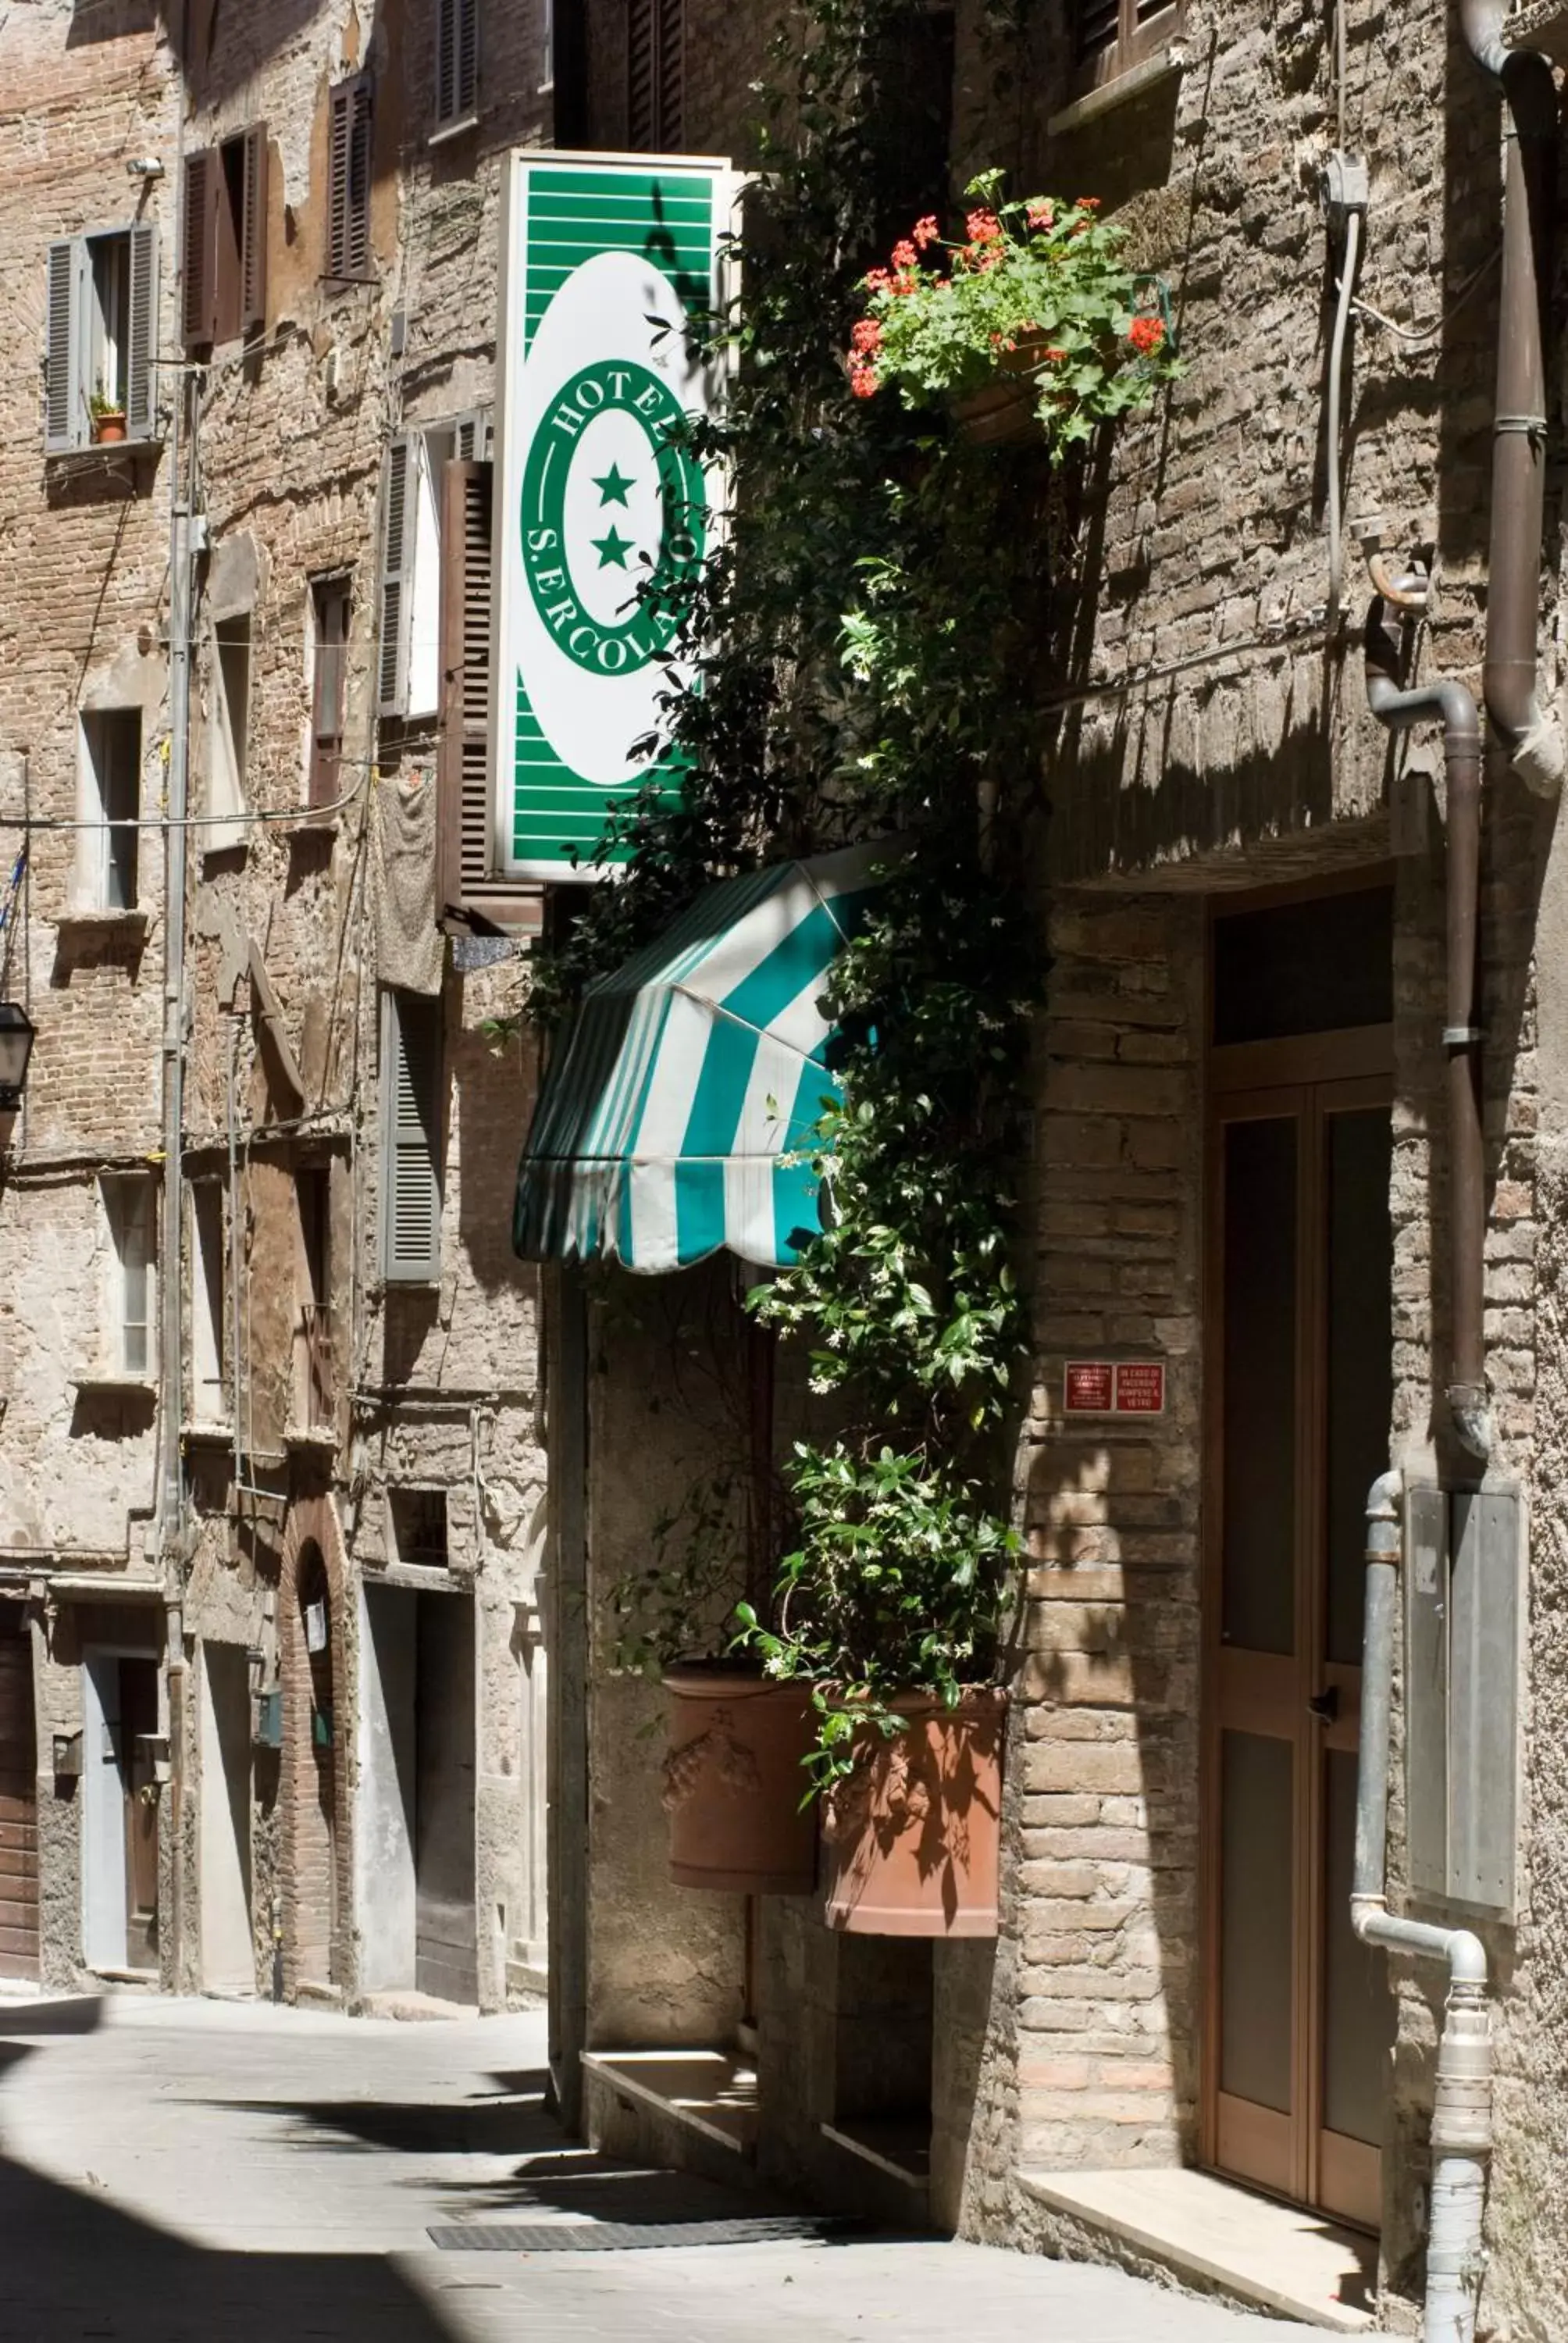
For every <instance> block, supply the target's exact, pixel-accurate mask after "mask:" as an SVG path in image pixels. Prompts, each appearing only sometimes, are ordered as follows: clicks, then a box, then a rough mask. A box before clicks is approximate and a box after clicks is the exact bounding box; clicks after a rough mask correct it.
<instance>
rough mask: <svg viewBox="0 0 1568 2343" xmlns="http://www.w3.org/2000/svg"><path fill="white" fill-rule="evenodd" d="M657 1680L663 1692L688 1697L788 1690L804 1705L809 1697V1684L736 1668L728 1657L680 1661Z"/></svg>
mask: <svg viewBox="0 0 1568 2343" xmlns="http://www.w3.org/2000/svg"><path fill="white" fill-rule="evenodd" d="M661 1681H662V1683H663V1684H664V1688H665V1690H666V1692H673V1693H678V1694H681V1695H683V1696H684V1697H685V1698H687V1699H690V1700H747V1699H750V1698H752V1697H754V1696H755V1695H756V1694H759V1693H768V1694H774V1695H781V1694H790V1693H792V1694H795V1695H796V1697H797V1698H798V1699H799V1701H800V1702H801V1703H802V1704H809V1701H810V1698H811V1694H810V1688H809V1685H807V1684H804V1683H803V1682H801V1681H799V1680H797V1681H796V1682H794V1683H788V1684H787V1683H784V1682H783V1681H782V1680H781V1679H780V1678H779V1677H778V1676H768V1675H764V1674H762V1671H761V1670H760V1669H759V1668H742V1667H737V1666H736V1664H735V1663H734V1662H733V1661H731V1660H709V1661H703V1660H682V1661H680V1662H679V1663H678V1665H676V1666H675V1667H669V1668H666V1670H665V1671H664V1674H663V1677H662V1679H661Z"/></svg>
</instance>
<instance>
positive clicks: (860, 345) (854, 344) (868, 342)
mask: <svg viewBox="0 0 1568 2343" xmlns="http://www.w3.org/2000/svg"><path fill="white" fill-rule="evenodd" d="M881 345H882V328H881V327H880V325H879V322H878V321H877V319H876V318H875V317H861V318H860V319H859V321H858V323H857V324H856V326H855V327H854V330H853V331H852V332H851V334H850V336H849V347H850V348H851V349H853V350H859V351H861V352H862V353H869V352H870V351H872V350H875V349H879V348H880V347H881Z"/></svg>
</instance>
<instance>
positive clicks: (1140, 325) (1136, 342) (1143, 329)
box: [1127, 317, 1165, 358]
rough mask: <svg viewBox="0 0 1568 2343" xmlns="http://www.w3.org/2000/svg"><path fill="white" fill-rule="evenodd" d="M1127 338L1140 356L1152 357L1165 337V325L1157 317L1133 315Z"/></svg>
mask: <svg viewBox="0 0 1568 2343" xmlns="http://www.w3.org/2000/svg"><path fill="white" fill-rule="evenodd" d="M1127 338H1128V340H1129V341H1130V342H1131V345H1132V347H1133V348H1134V349H1135V350H1136V351H1137V353H1138V355H1139V357H1141V358H1147V357H1152V356H1153V355H1154V352H1155V351H1156V350H1157V349H1158V348H1159V347H1160V345H1161V342H1162V341H1163V340H1164V339H1165V327H1164V325H1163V323H1162V321H1161V319H1160V318H1158V317H1134V318H1133V320H1132V324H1131V327H1130V329H1129V331H1128V336H1127Z"/></svg>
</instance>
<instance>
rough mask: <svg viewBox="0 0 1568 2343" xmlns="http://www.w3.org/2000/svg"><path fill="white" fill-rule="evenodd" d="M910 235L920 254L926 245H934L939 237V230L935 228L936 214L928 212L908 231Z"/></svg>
mask: <svg viewBox="0 0 1568 2343" xmlns="http://www.w3.org/2000/svg"><path fill="white" fill-rule="evenodd" d="M940 235H941V230H940V227H939V226H937V221H936V214H935V213H934V212H928V213H927V214H926V216H925V217H924V219H918V220H917V221H916V222H915V224H914V226H913V227H912V228H911V229H910V236H912V237H913V238H914V240H915V242H916V243H917V244H918V245H919V246H920V250H921V251H922V252H923V251H924V250H925V248H926V246H927V245H928V244H935V243H936V242H937V240H938V238H939V237H940Z"/></svg>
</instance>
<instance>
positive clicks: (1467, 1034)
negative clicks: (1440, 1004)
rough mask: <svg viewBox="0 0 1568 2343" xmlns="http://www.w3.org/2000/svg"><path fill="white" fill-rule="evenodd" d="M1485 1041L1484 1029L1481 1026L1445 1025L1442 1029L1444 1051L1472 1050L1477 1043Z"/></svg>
mask: <svg viewBox="0 0 1568 2343" xmlns="http://www.w3.org/2000/svg"><path fill="white" fill-rule="evenodd" d="M1485 1039H1486V1028H1485V1027H1484V1026H1483V1025H1445V1026H1444V1027H1443V1029H1442V1046H1443V1048H1444V1049H1445V1050H1470V1049H1473V1048H1474V1046H1475V1045H1476V1043H1477V1042H1479V1041H1484V1040H1485Z"/></svg>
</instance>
